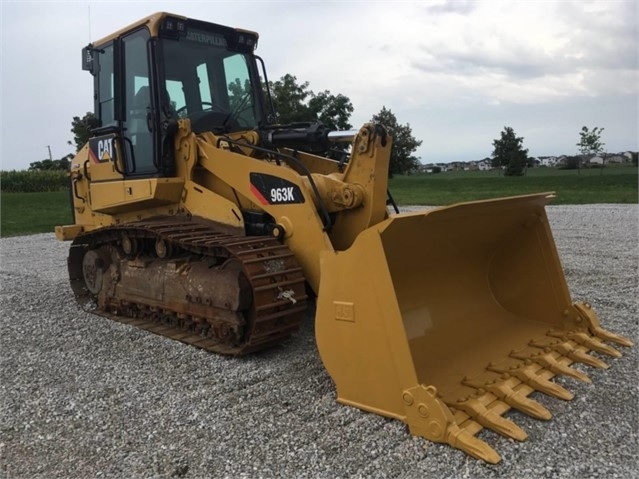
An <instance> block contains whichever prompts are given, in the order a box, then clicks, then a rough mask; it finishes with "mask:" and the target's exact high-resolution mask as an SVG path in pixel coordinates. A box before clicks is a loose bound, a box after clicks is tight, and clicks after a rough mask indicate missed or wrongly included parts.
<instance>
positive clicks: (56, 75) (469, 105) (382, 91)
mask: <svg viewBox="0 0 639 479" xmlns="http://www.w3.org/2000/svg"><path fill="white" fill-rule="evenodd" d="M0 8H1V9H2V12H1V14H0V17H1V22H2V24H1V25H0V30H1V35H2V39H1V47H0V48H2V51H1V52H0V53H1V55H0V68H1V71H0V78H1V97H0V107H1V111H2V117H1V121H2V124H1V129H0V131H1V134H2V136H1V138H0V143H1V153H0V161H1V162H2V164H1V168H2V169H13V168H26V167H28V165H29V163H30V162H33V161H39V160H42V159H43V158H44V157H46V155H47V154H48V153H47V150H46V146H47V145H51V146H52V150H53V155H54V157H58V158H59V157H61V156H64V155H66V154H67V153H69V152H70V151H71V150H70V147H69V146H68V145H67V141H68V140H71V139H72V135H71V132H70V128H71V119H72V118H73V116H78V115H83V114H84V113H85V112H86V111H88V110H91V109H92V88H93V87H92V78H91V76H90V75H89V74H88V73H87V72H83V71H82V70H81V69H80V49H81V48H82V47H83V46H85V45H86V44H87V43H88V41H89V39H93V40H95V39H97V38H100V37H102V36H104V35H107V34H109V33H111V32H113V31H116V30H118V29H120V28H122V27H124V26H125V25H127V24H129V23H132V22H134V21H136V20H138V19H140V18H142V17H144V16H146V15H148V14H150V13H152V12H154V11H169V12H173V13H177V14H182V15H185V16H190V17H192V18H199V19H202V20H207V21H212V22H215V23H220V24H224V25H230V26H236V27H242V28H246V29H249V30H255V31H257V32H259V34H260V41H259V48H258V51H257V53H258V54H259V55H260V56H261V57H263V58H264V60H265V61H266V66H267V70H268V76H269V79H270V80H277V79H279V78H280V77H281V76H283V75H284V74H286V73H291V74H293V75H295V76H296V77H297V78H298V80H299V81H300V82H304V81H308V82H309V83H310V88H311V89H312V90H314V91H323V90H329V91H330V92H331V93H333V94H338V93H341V94H343V95H346V96H347V97H349V98H350V99H351V101H352V102H353V105H354V107H355V112H354V114H353V117H352V119H351V123H352V124H354V125H358V123H363V122H365V121H368V120H369V119H370V118H371V117H372V115H373V114H375V113H377V112H379V110H380V109H381V108H382V106H386V107H387V108H390V109H391V110H392V111H393V113H394V114H395V115H396V117H397V119H398V121H399V122H400V123H410V125H411V127H412V129H413V134H414V135H415V136H416V137H417V138H418V139H421V140H424V141H423V144H422V146H421V148H420V150H419V151H418V155H419V156H421V157H422V158H423V159H424V161H426V159H434V158H438V159H441V160H443V161H445V160H447V159H450V160H452V159H459V158H460V157H464V158H465V159H477V158H483V157H484V156H486V154H489V153H490V151H487V150H489V149H490V145H491V142H492V139H494V138H496V137H498V135H499V132H500V131H501V129H502V128H503V127H504V126H505V125H508V126H512V127H513V128H514V129H515V131H516V132H517V134H518V135H519V136H524V137H525V139H526V143H527V147H528V148H529V149H530V151H531V154H535V152H536V151H542V150H543V151H545V152H548V149H554V150H555V151H554V153H556V154H560V153H563V152H568V153H570V152H573V151H574V143H576V140H575V138H573V137H574V136H575V135H576V132H578V131H579V129H580V128H581V126H583V125H584V124H586V125H588V126H602V127H605V128H606V130H605V133H604V137H605V138H604V141H606V144H607V146H608V147H609V148H611V150H622V149H638V148H639V147H638V145H637V142H638V140H637V138H638V136H639V131H638V126H637V125H638V120H637V110H638V106H639V105H638V99H639V92H638V87H637V85H638V84H639V74H638V71H639V67H638V65H637V61H638V58H639V52H638V44H639V36H638V33H637V22H638V12H637V4H636V2H632V1H608V0H602V1H564V0H557V1H544V2H535V1H527V2H496V1H439V2H435V1H429V2H392V3H390V2H359V1H357V2H356V1H344V2H319V1H310V2H303V3H302V2H299V3H297V2H284V1H271V2H242V1H216V2H191V1H183V2H155V3H150V2H135V1H129V2H126V3H119V2H109V1H100V2H96V1H87V2H81V1H79V2H24V1H23V2H7V1H2V2H0ZM89 19H90V20H91V21H90V22H89ZM43 39H44V40H43ZM34 132H35V133H34ZM486 145H488V148H487V146H486ZM550 153H553V152H552V151H551V152H550ZM550 153H548V154H550Z"/></svg>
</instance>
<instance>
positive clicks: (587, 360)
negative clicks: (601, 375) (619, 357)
mask: <svg viewBox="0 0 639 479" xmlns="http://www.w3.org/2000/svg"><path fill="white" fill-rule="evenodd" d="M530 344H531V346H535V347H538V348H550V349H552V350H554V351H557V352H558V353H559V354H561V355H563V356H566V357H567V358H569V359H572V360H573V361H574V362H577V363H583V364H587V365H588V366H592V367H593V368H600V369H608V367H609V366H608V365H607V364H606V363H605V362H604V361H602V360H601V359H599V358H595V357H594V356H591V355H590V354H587V353H585V352H583V351H581V350H579V349H577V348H575V347H574V346H573V345H572V344H570V342H569V341H564V342H557V343H552V344H549V345H542V344H541V343H538V342H532V341H531V343H530Z"/></svg>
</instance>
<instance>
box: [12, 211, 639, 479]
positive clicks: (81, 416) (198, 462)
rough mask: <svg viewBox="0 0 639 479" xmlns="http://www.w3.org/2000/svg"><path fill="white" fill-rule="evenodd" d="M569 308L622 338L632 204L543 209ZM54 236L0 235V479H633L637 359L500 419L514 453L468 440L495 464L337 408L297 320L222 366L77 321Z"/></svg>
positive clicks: (633, 287)
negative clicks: (276, 339) (540, 409)
mask: <svg viewBox="0 0 639 479" xmlns="http://www.w3.org/2000/svg"><path fill="white" fill-rule="evenodd" d="M548 214H549V217H550V221H551V223H552V228H553V232H554V235H555V239H556V241H557V245H558V248H559V251H560V255H561V258H562V262H563V264H564V267H565V272H566V277H567V280H568V283H569V286H570V289H571V292H572V294H573V297H574V299H582V300H584V299H588V300H589V301H590V302H591V303H592V304H593V305H594V308H595V310H596V311H597V312H598V313H599V316H600V317H601V319H602V323H603V324H604V327H606V328H608V329H610V330H613V331H615V332H618V333H620V334H623V335H625V336H627V337H630V338H631V339H632V340H633V341H635V343H636V342H637V336H638V335H637V330H638V328H637V318H638V316H639V315H638V311H637V309H638V308H637V298H638V297H639V294H638V293H639V285H638V282H639V280H638V271H637V270H638V246H637V245H638V241H639V234H638V218H639V207H638V206H637V205H587V206H550V207H548ZM68 246H69V244H68V243H60V242H57V241H56V240H55V238H54V235H53V234H41V235H34V236H24V237H15V238H5V239H2V240H0V248H1V250H0V260H1V266H0V282H1V283H0V287H1V292H0V314H1V319H0V324H1V325H2V332H1V334H0V358H1V370H0V477H6V478H29V479H31V478H53V477H70V478H88V477H121V478H135V477H223V476H226V477H234V478H236V477H247V478H252V477H327V478H328V477H330V478H335V477H406V478H412V477H473V478H475V477H477V478H479V477H517V478H529V477H530V478H532V477H544V478H552V477H561V478H571V479H572V478H576V477H578V478H583V477H602V478H613V477H619V478H630V477H639V474H638V472H637V471H638V469H639V467H638V462H637V460H638V459H637V458H638V455H639V447H638V437H639V434H638V432H637V430H638V424H639V418H638V414H637V411H638V400H637V399H638V398H637V384H638V381H637V379H638V377H637V350H638V349H639V348H638V347H634V348H632V349H624V351H623V352H624V356H623V357H622V358H619V359H615V360H610V361H608V360H607V361H608V362H609V363H610V364H611V368H610V369H608V370H594V369H592V368H589V367H584V368H583V370H584V371H586V372H587V373H588V374H589V375H590V377H591V378H592V379H593V384H585V383H580V382H577V381H574V380H572V379H564V378H558V379H557V382H559V383H561V384H562V385H564V386H565V387H567V388H568V389H570V390H571V391H573V392H574V393H575V399H574V400H573V401H567V402H564V401H560V400H558V399H553V398H550V397H547V396H544V395H542V394H539V393H534V394H535V395H534V398H535V399H537V400H538V401H539V402H541V403H542V404H543V405H544V406H546V407H547V408H548V409H549V410H550V411H551V412H552V413H553V415H554V417H553V419H552V420H551V421H550V422H544V421H538V420H535V419H531V418H528V417H527V416H524V415H521V414H519V413H517V412H511V413H509V415H512V416H511V417H515V415H516V416H517V417H516V418H515V420H516V422H517V423H518V424H520V425H521V426H522V428H523V429H524V430H526V431H527V432H528V434H529V438H528V440H527V441H525V442H521V443H519V442H515V441H513V440H509V439H505V438H503V437H501V436H498V435H496V434H494V433H492V432H490V431H486V430H484V431H482V433H480V437H481V438H482V439H484V440H486V441H487V442H489V443H490V444H492V445H493V446H494V447H495V449H496V450H497V451H498V452H499V453H500V454H501V455H502V458H503V461H502V462H501V463H500V464H498V465H488V464H486V463H484V462H482V461H478V460H475V459H472V458H471V457H469V456H467V455H466V454H464V453H462V452H460V451H458V450H455V449H453V448H451V447H449V446H445V445H438V444H433V443H430V442H428V441H426V440H423V439H420V438H416V437H411V436H410V435H409V434H408V431H407V428H406V427H405V426H404V425H403V424H402V423H400V422H399V421H395V420H389V419H385V418H382V417H379V416H376V415H373V414H368V413H364V412H362V411H360V410H357V409H354V408H350V407H346V406H341V405H338V404H337V403H336V402H335V400H334V390H333V386H332V383H331V380H330V378H329V376H328V375H327V373H326V372H325V371H324V369H323V367H322V363H321V361H320V359H319V356H318V353H317V349H316V346H315V341H314V337H313V323H312V312H309V321H307V322H306V324H305V325H304V326H303V328H302V330H301V331H300V332H299V333H298V334H296V335H295V336H294V337H293V338H292V339H290V340H289V341H287V342H286V343H285V344H283V345H282V346H281V347H278V348H276V349H274V350H270V351H267V352H264V353H261V354H259V355H255V356H251V357H247V358H241V359H233V358H225V357H220V356H216V355H213V354H209V353H206V352H203V351H201V350H198V349H195V348H193V347H189V346H186V345H183V344H181V343H178V342H175V341H171V340H168V339H164V338H162V337H159V336H156V335H153V334H151V333H147V332H144V331H139V330H135V329H132V328H131V327H128V326H125V325H122V324H119V323H116V322H112V321H109V320H107V319H104V318H101V317H97V316H94V315H91V314H87V313H85V312H83V311H82V310H80V309H79V308H78V307H77V306H76V305H75V304H74V301H73V298H72V295H71V291H70V288H69V286H68V282H67V279H66V254H67V249H68Z"/></svg>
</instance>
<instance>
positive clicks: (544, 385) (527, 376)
mask: <svg viewBox="0 0 639 479" xmlns="http://www.w3.org/2000/svg"><path fill="white" fill-rule="evenodd" d="M489 369H490V370H491V371H494V372H501V373H505V374H509V375H512V376H515V377H516V378H517V379H519V380H520V381H521V382H523V383H525V384H527V385H528V386H530V387H531V388H533V389H536V390H537V391H541V392H542V393H544V394H547V395H548V396H552V397H555V398H557V399H564V400H566V401H570V400H571V399H572V398H574V397H575V396H574V394H572V393H571V392H570V391H568V390H567V389H566V388H564V387H562V386H560V385H559V384H555V383H553V382H551V381H548V380H547V379H544V378H542V377H540V376H538V375H537V374H535V372H534V371H531V369H530V367H529V366H526V367H521V368H518V369H515V370H505V369H499V368H494V367H489Z"/></svg>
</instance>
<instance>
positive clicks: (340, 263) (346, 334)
mask: <svg viewBox="0 0 639 479" xmlns="http://www.w3.org/2000/svg"><path fill="white" fill-rule="evenodd" d="M550 198H552V195H551V194H537V195H526V196H518V197H513V198H504V199H498V200H487V201H477V202H469V203H460V204H457V205H453V206H449V207H444V208H437V209H431V210H425V211H422V212H419V213H407V214H401V215H397V216H394V217H391V218H389V219H387V220H385V221H383V222H381V223H379V224H378V225H376V226H374V227H371V228H369V229H367V230H365V231H363V232H362V233H361V234H360V235H359V236H358V237H357V239H356V241H355V242H354V243H353V245H352V246H351V247H350V248H349V249H348V250H346V251H341V252H325V253H323V254H322V256H321V280H320V288H319V295H318V301H317V319H316V337H317V344H318V348H319V353H320V356H321V358H322V361H323V362H324V365H325V366H326V369H327V370H328V372H329V374H330V375H331V377H332V379H333V381H334V382H335V385H336V389H337V400H338V401H339V402H341V403H344V404H348V405H352V406H355V407H358V408H361V409H364V410H366V411H370V412H374V413H377V414H381V415H383V416H388V417H392V418H397V419H399V420H401V421H404V422H405V423H406V424H407V425H408V426H409V430H410V432H411V433H412V434H415V435H419V436H422V437H424V438H426V439H429V440H431V441H435V442H443V443H448V444H450V445H452V446H454V447H456V448H459V449H462V450H463V451H465V452H467V453H468V454H470V455H472V456H474V457H476V458H480V459H483V460H485V461H487V462H490V463H497V462H499V461H500V459H501V458H500V456H499V454H498V453H497V452H496V451H495V450H494V449H493V448H492V447H491V446H489V445H488V444H487V443H485V442H484V441H483V440H481V439H479V438H477V437H476V434H477V433H478V432H479V431H480V430H482V428H489V429H492V430H493V431H496V432H498V433H500V434H502V435H505V436H507V437H511V438H514V439H517V440H524V439H525V438H526V433H525V432H524V431H523V430H522V429H521V428H520V427H519V426H518V425H517V424H515V423H514V422H513V421H511V420H509V419H507V418H505V417H503V415H504V413H505V412H506V411H508V410H509V409H511V408H515V409H518V410H520V411H522V412H524V413H526V414H528V415H531V416H533V417H536V418H540V419H550V417H551V414H550V412H549V411H548V410H547V409H546V408H545V407H543V406H542V405H541V404H539V403H538V402H537V401H534V400H532V399H530V398H529V397H528V396H529V395H530V394H531V393H532V392H533V391H541V392H543V393H545V394H549V395H551V396H554V397H557V398H561V399H571V398H572V394H571V393H570V392H569V391H568V390H567V389H565V388H564V387H562V386H560V385H558V384H556V383H554V382H552V381H550V379H551V378H552V377H553V376H555V375H558V374H563V375H567V376H571V377H574V378H575V379H578V380H582V381H590V379H589V378H588V376H586V375H585V374H584V373H582V372H581V371H579V370H577V369H574V368H572V367H570V365H571V364H572V363H573V362H581V363H585V364H588V365H590V366H594V367H601V368H605V367H607V365H606V364H605V363H604V362H603V361H602V360H601V359H599V358H597V357H594V356H592V355H590V354H588V353H589V352H590V351H596V352H599V353H604V354H607V355H610V356H620V353H619V351H618V350H617V349H615V348H613V347H611V346H609V345H607V344H605V343H604V340H605V341H612V342H615V343H617V344H620V345H624V346H630V345H632V343H631V342H630V341H629V340H627V339H625V338H623V337H621V336H617V335H615V334H613V333H609V332H607V331H605V330H603V329H602V328H601V327H600V326H599V321H598V318H597V316H596V315H595V314H594V312H593V311H592V310H591V308H590V305H588V304H587V303H575V304H572V302H571V298H570V294H569V291H568V287H567V284H566V280H565V278H564V274H563V271H562V268H561V264H560V261H559V257H558V254H557V250H556V247H555V244H554V240H553V238H552V234H551V231H550V226H549V223H548V219H547V217H546V212H545V208H544V207H545V205H546V204H547V203H548V201H549V199H550Z"/></svg>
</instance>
